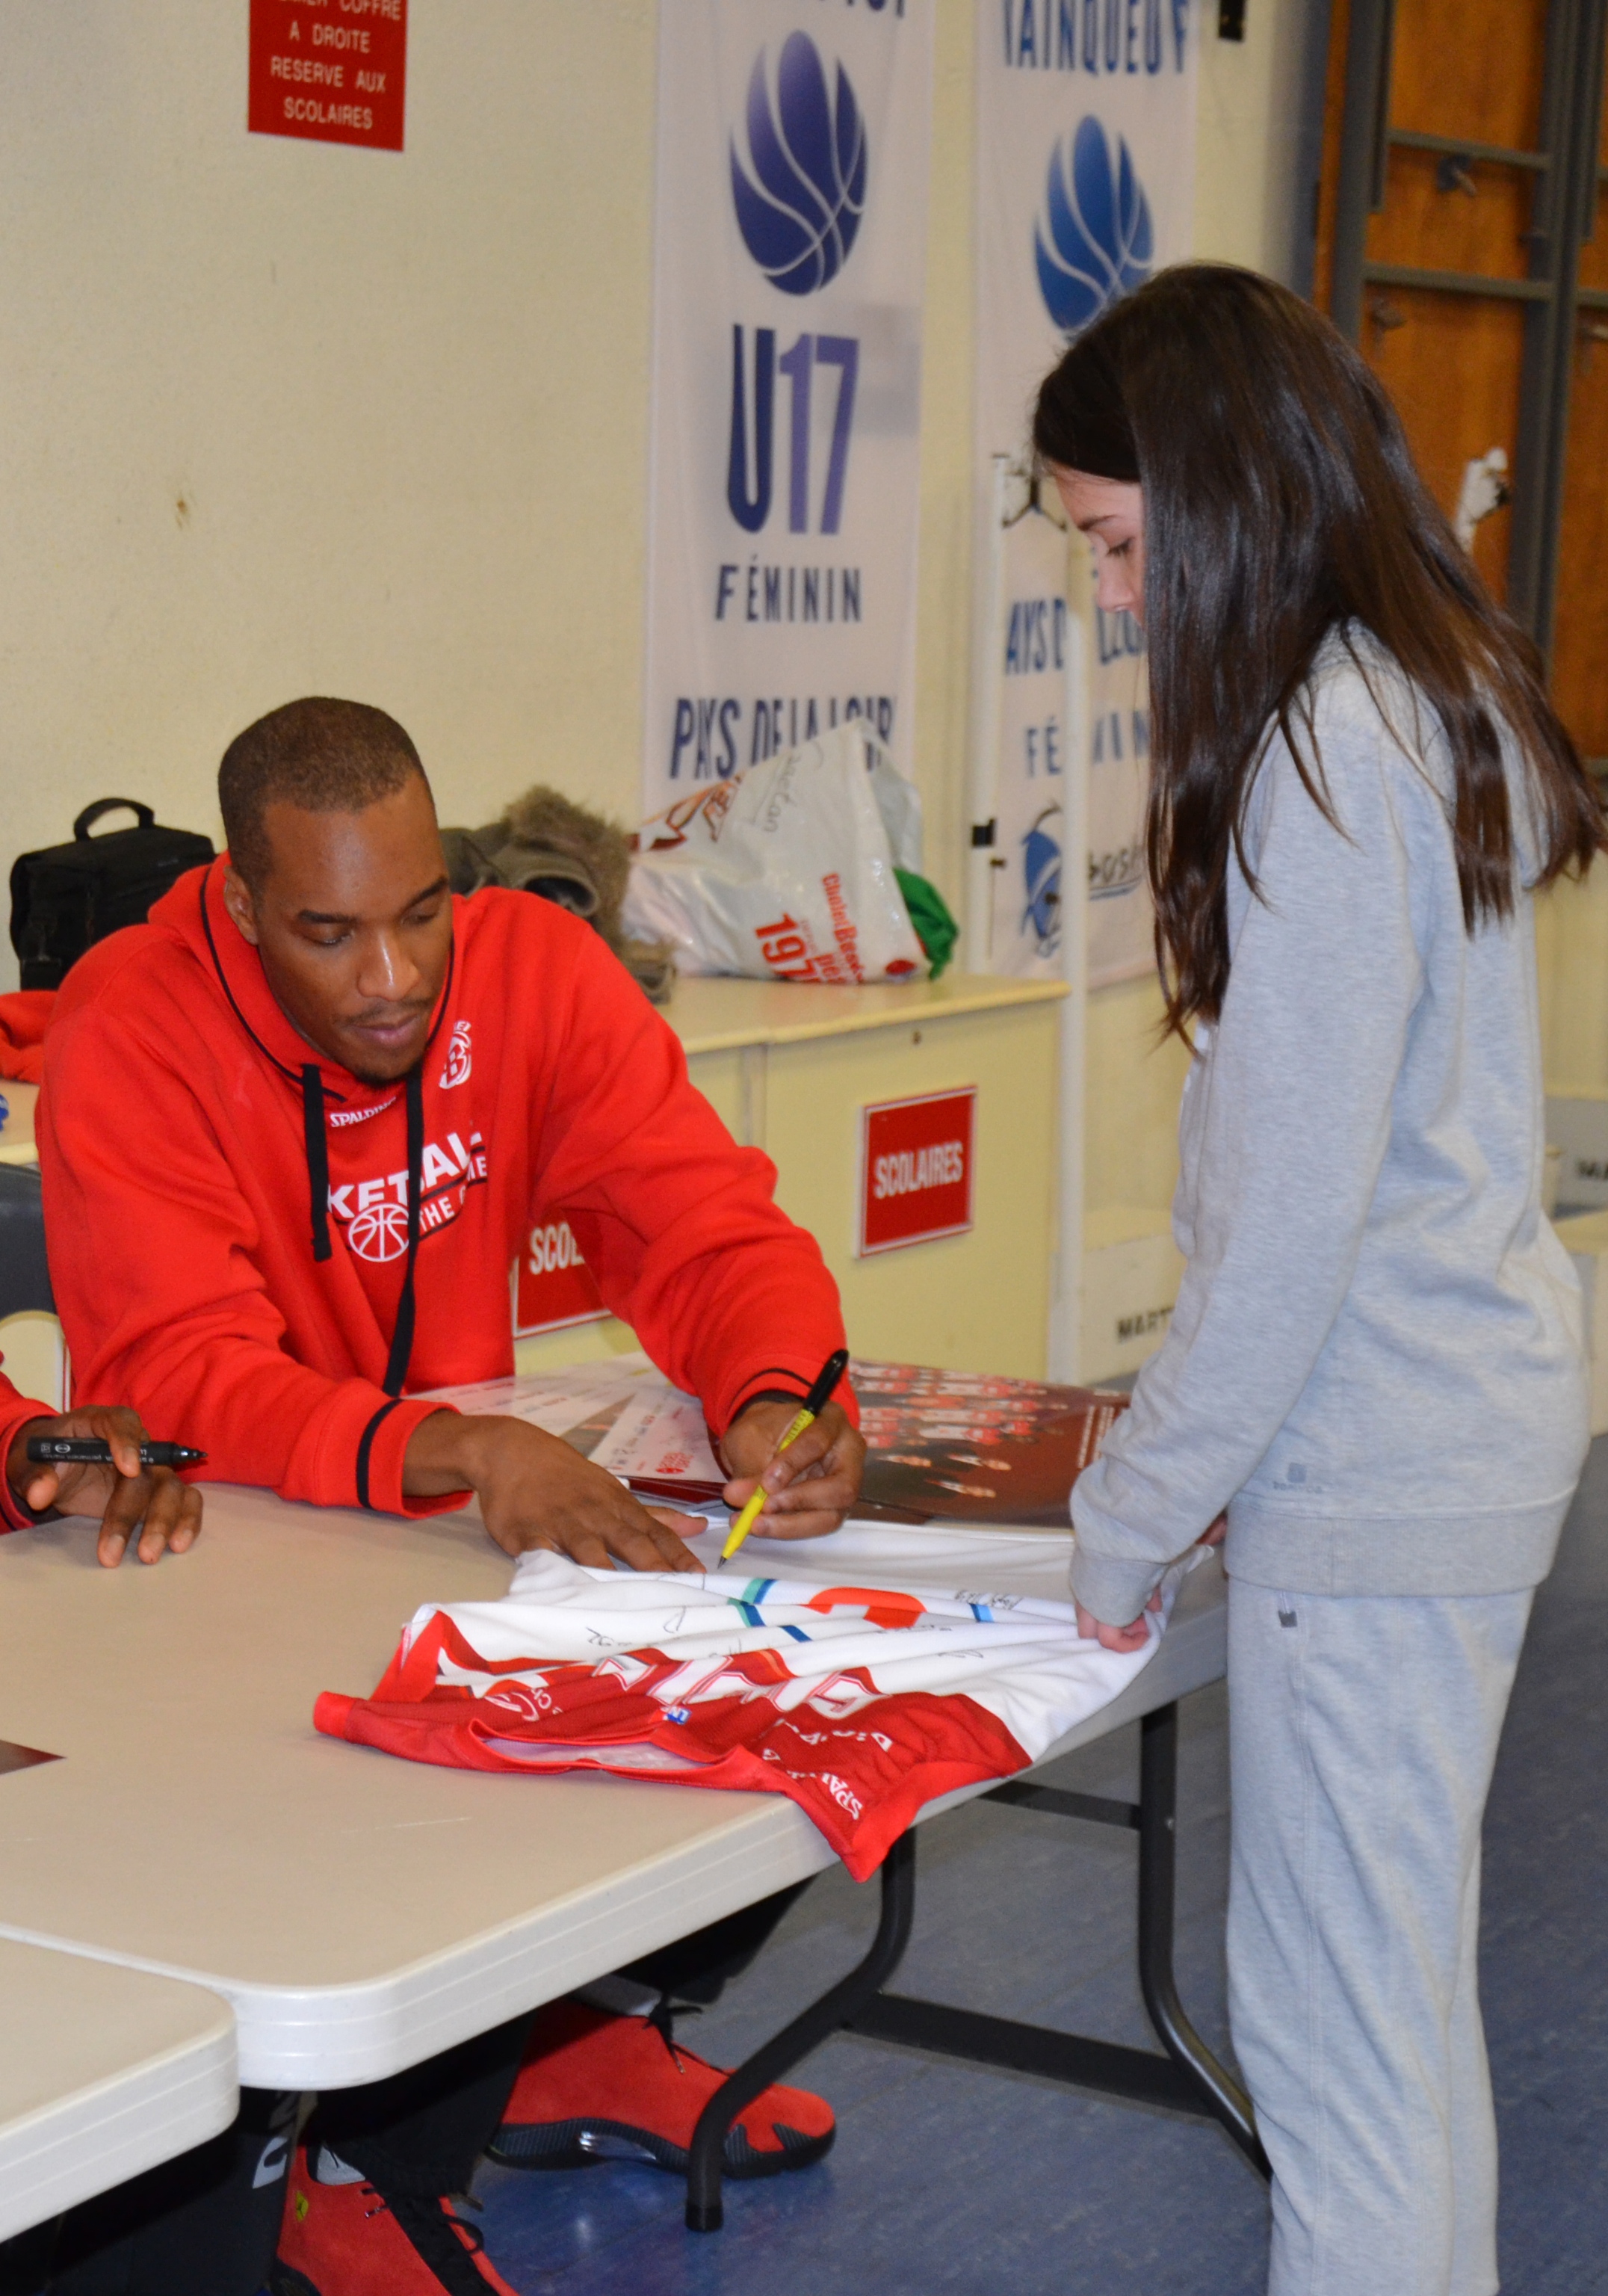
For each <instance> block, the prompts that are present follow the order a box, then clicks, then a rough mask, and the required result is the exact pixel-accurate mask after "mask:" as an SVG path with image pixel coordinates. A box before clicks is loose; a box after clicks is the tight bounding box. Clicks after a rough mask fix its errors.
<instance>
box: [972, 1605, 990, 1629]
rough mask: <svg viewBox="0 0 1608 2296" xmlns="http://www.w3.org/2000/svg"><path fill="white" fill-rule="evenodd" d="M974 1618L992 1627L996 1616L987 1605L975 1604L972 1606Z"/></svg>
mask: <svg viewBox="0 0 1608 2296" xmlns="http://www.w3.org/2000/svg"><path fill="white" fill-rule="evenodd" d="M972 1616H973V1618H974V1619H982V1620H984V1621H985V1622H986V1623H987V1624H988V1625H990V1626H992V1624H993V1617H994V1614H993V1612H992V1611H991V1610H990V1609H989V1607H988V1604H987V1603H973V1604H972Z"/></svg>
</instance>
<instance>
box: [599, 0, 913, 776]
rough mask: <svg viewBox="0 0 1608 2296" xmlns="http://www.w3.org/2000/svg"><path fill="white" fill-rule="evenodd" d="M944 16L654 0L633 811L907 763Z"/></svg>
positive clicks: (901, 2)
mask: <svg viewBox="0 0 1608 2296" xmlns="http://www.w3.org/2000/svg"><path fill="white" fill-rule="evenodd" d="M933 6H934V0H824V4H823V0H661V5H660V13H659V68H658V70H659V77H658V158H657V192H656V212H655V253H654V331H653V389H652V471H651V480H650V486H651V527H650V532H649V575H648V666H647V678H646V696H645V711H646V722H645V742H644V753H643V770H642V791H643V812H644V814H647V815H652V814H656V813H659V812H661V811H663V810H664V808H665V807H666V806H667V805H669V804H670V803H672V802H673V799H675V798H677V797H678V796H681V795H684V794H686V793H688V792H689V791H695V790H696V789H697V788H698V786H700V785H705V786H706V785H707V784H708V783H712V782H714V781H720V780H724V779H727V778H729V777H730V776H731V775H732V774H734V773H738V772H740V771H741V770H742V769H743V768H745V767H748V766H750V765H755V764H757V763H758V762H759V761H760V760H761V759H763V758H769V757H771V756H773V755H774V754H775V753H776V752H777V751H778V750H786V749H791V748H793V747H794V746H795V745H796V743H798V742H804V741H808V740H810V739H812V737H813V736H814V735H816V734H824V733H826V732H827V731H828V730H829V728H830V727H832V726H836V725H838V724H840V723H842V722H843V721H844V720H845V718H848V717H863V718H865V719H866V720H867V722H868V723H869V726H870V728H871V730H872V731H873V732H874V733H875V734H877V737H878V738H879V739H880V740H881V741H882V742H885V743H886V746H887V747H888V749H889V750H891V751H892V753H893V755H894V758H895V759H896V760H897V762H898V763H899V764H901V765H902V767H904V768H905V769H906V770H907V771H908V770H909V768H910V762H911V757H910V740H911V731H912V728H911V724H910V718H911V694H912V691H913V685H914V672H915V643H916V537H917V512H918V426H919V419H920V381H921V292H922V280H923V276H924V272H925V265H926V183H927V157H928V144H929V136H930V122H931V111H932V53H933Z"/></svg>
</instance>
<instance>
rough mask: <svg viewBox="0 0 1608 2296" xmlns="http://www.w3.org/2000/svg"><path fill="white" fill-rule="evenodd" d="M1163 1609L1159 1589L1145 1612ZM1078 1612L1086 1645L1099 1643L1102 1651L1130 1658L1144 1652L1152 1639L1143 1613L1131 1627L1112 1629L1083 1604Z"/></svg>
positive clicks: (1080, 1631) (1079, 1628)
mask: <svg viewBox="0 0 1608 2296" xmlns="http://www.w3.org/2000/svg"><path fill="white" fill-rule="evenodd" d="M1161 1607H1162V1590H1161V1588H1160V1587H1157V1588H1156V1590H1155V1594H1154V1595H1152V1596H1151V1597H1150V1600H1149V1601H1148V1602H1147V1603H1146V1605H1145V1610H1146V1611H1159V1610H1160V1609H1161ZM1077 1610H1078V1632H1079V1634H1080V1635H1082V1637H1083V1640H1084V1641H1085V1642H1086V1643H1098V1644H1099V1646H1100V1648H1101V1649H1102V1650H1108V1651H1120V1652H1122V1655H1123V1657H1125V1658H1128V1657H1131V1656H1132V1654H1133V1652H1135V1651H1141V1650H1143V1649H1144V1647H1145V1644H1147V1642H1148V1641H1149V1639H1150V1629H1149V1628H1148V1627H1147V1625H1146V1624H1145V1619H1144V1613H1143V1612H1141V1613H1140V1615H1139V1617H1138V1618H1137V1619H1135V1620H1133V1622H1132V1624H1131V1625H1130V1626H1126V1627H1112V1626H1107V1624H1106V1621H1105V1620H1104V1619H1097V1618H1096V1617H1095V1615H1094V1612H1093V1611H1086V1610H1085V1609H1084V1608H1083V1605H1082V1603H1079V1604H1078V1606H1077Z"/></svg>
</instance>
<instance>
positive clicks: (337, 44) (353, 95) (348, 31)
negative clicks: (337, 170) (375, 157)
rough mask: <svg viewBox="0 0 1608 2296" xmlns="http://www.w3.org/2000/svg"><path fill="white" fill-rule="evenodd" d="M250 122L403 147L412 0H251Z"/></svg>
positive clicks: (253, 127) (265, 129) (262, 128)
mask: <svg viewBox="0 0 1608 2296" xmlns="http://www.w3.org/2000/svg"><path fill="white" fill-rule="evenodd" d="M250 45H251V66H250V74H249V90H250V93H249V103H248V108H247V115H246V124H247V127H249V129H250V131H251V133H252V134H253V135H299V136H304V137H310V138H311V139H312V140H313V141H314V142H315V143H362V144H366V145H367V146H368V147H369V149H370V150H371V151H375V152H400V151H401V149H402V130H403V113H404V99H405V96H406V93H407V61H408V0H251V36H250Z"/></svg>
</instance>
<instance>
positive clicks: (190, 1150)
mask: <svg viewBox="0 0 1608 2296" xmlns="http://www.w3.org/2000/svg"><path fill="white" fill-rule="evenodd" d="M223 872H224V863H223V862H222V861H216V862H214V863H213V864H212V865H211V866H210V867H209V868H207V869H197V870H192V872H191V873H189V874H188V875H187V876H184V877H181V878H180V879H179V881H178V882H177V883H176V884H175V886H174V888H173V890H171V892H169V893H167V895H165V896H164V898H162V899H161V900H160V901H159V902H158V904H157V906H156V907H155V908H154V909H153V910H152V911H151V917H150V921H149V922H147V923H145V924H143V925H135V926H131V927H130V928H129V929H128V930H127V931H123V932H119V933H114V934H113V935H112V936H111V937H110V939H108V940H104V941H102V942H101V943H99V945H98V946H97V947H94V948H92V949H90V950H89V951H88V952H87V954H86V955H84V956H82V957H80V958H79V960H78V964H75V965H74V967H73V968H72V971H71V972H70V973H69V975H68V978H67V980H66V982H65V984H64V985H63V988H62V990H61V996H60V998H59V1000H58V1004H57V1007H56V1012H55V1014H54V1017H53V1022H52V1026H51V1029H50V1033H49V1036H48V1037H47V1038H46V1043H45V1090H44V1093H43V1094H42V1095H41V1100H40V1109H39V1116H38V1119H37V1134H38V1142H39V1161H40V1166H41V1169H42V1171H43V1175H44V1193H45V1227H46V1232H47V1235H48V1240H49V1247H50V1262H51V1282H52V1284H53V1289H54V1292H55V1295H56V1301H57V1306H58V1308H59V1310H60V1313H61V1322H62V1324H63V1326H64V1329H65V1333H66V1337H67V1343H68V1346H69V1349H70V1350H71V1354H72V1362H73V1371H74V1379H75V1388H76V1396H77V1399H78V1401H80V1402H91V1403H93V1402H107V1403H112V1402H117V1403H129V1404H132V1405H133V1406H134V1407H135V1410H137V1411H138V1412H139V1413H140V1414H141V1415H142V1417H143V1419H144V1422H145V1424H146V1425H147V1427H149V1428H151V1430H152V1431H153V1432H154V1433H157V1434H159V1435H162V1436H166V1437H167V1438H169V1439H174V1440H178V1441H183V1442H186V1443H193V1444H197V1445H199V1446H200V1448H202V1449H203V1450H205V1451H206V1452H207V1453H208V1455H209V1458H208V1468H207V1471H206V1472H207V1473H208V1476H209V1477H210V1478H213V1479H216V1480H219V1481H224V1482H233V1483H263V1484H268V1485H271V1486H272V1487H273V1488H274V1489H275V1490H277V1491H280V1492H282V1494H283V1495H284V1497H287V1498H293V1499H310V1500H314V1501H316V1502H318V1503H320V1504H322V1505H338V1506H351V1505H362V1506H369V1507H374V1508H380V1509H386V1510H388V1511H390V1512H391V1513H406V1514H428V1513H434V1512H435V1511H436V1510H437V1508H438V1507H440V1506H443V1505H460V1504H461V1501H460V1500H457V1499H447V1500H434V1499H417V1500H410V1499H404V1497H403V1491H402V1470H403V1454H404V1451H405V1450H406V1448H407V1444H408V1439H409V1437H410V1436H411V1435H412V1431H413V1429H414V1428H415V1427H416V1426H417V1425H418V1424H419V1422H420V1420H421V1419H423V1418H425V1417H427V1416H428V1415H429V1413H430V1412H431V1411H432V1410H434V1409H436V1408H437V1407H438V1406H436V1405H433V1404H430V1403H427V1402H416V1401H412V1400H411V1399H408V1398H411V1397H412V1396H415V1395H417V1393H418V1392H419V1390H420V1389H425V1388H435V1387H445V1386H451V1385H456V1384H458V1383H459V1382H467V1381H471V1380H487V1379H498V1378H504V1377H506V1376H508V1375H509V1374H510V1373H511V1371H512V1369H513V1340H512V1333H511V1314H510V1295H509V1272H510V1267H512V1265H513V1262H514V1259H515V1258H516V1257H517V1255H518V1251H519V1250H520V1248H521V1245H522V1243H523V1242H524V1239H525V1237H526V1234H527V1233H528V1231H529V1229H530V1228H531V1227H532V1226H535V1224H536V1223H537V1222H539V1221H545V1220H551V1219H555V1218H565V1219H567V1221H568V1222H569V1225H570V1226H571V1228H572V1229H573V1230H574V1232H575V1238H576V1241H577V1242H579V1244H580V1246H581V1249H582V1251H583V1252H584V1255H585V1257H586V1259H587V1261H588V1263H589V1265H590V1267H591V1268H592V1273H593V1275H595V1276H596V1278H597V1281H598V1286H599V1289H600V1291H601V1292H602V1295H603V1298H604V1299H605V1300H606V1301H607V1302H608V1306H609V1307H610V1308H613V1309H614V1311H615V1312H616V1315H619V1316H622V1317H624V1319H625V1321H626V1322H628V1323H629V1324H632V1325H633V1327H634V1329H635V1331H636V1333H637V1335H638V1337H639V1338H640V1339H641V1342H642V1344H643V1346H644V1347H645V1348H646V1349H648V1352H649V1355H650V1356H651V1357H653V1359H654V1361H655V1362H656V1363H657V1364H658V1365H660V1366H661V1368H662V1369H663V1370H664V1371H665V1373H666V1374H668V1375H669V1377H670V1378H671V1379H673V1381H674V1382H675V1383H676V1384H677V1386H679V1387H682V1388H684V1389H686V1390H689V1391H690V1392H691V1393H693V1394H696V1395H697V1396H698V1397H699V1398H701V1399H702V1402H703V1404H704V1407H705V1410H706V1414H707V1415H708V1418H709V1422H710V1424H711V1425H712V1426H713V1427H714V1428H715V1429H716V1430H717V1431H723V1430H724V1429H725V1428H726V1427H727V1426H729V1425H730V1424H731V1420H732V1419H733V1418H734V1417H735V1416H736V1415H737V1412H738V1410H739V1408H740V1406H742V1404H743V1403H744V1402H745V1401H747V1400H750V1399H751V1398H753V1397H754V1396H755V1394H756V1393H758V1392H761V1391H763V1390H772V1389H773V1390H778V1391H781V1390H786V1391H788V1393H795V1392H796V1393H799V1394H802V1393H803V1392H804V1390H807V1388H808V1387H809V1385H810V1382H812V1379H813V1378H814V1377H815V1375H816V1374H817V1373H818V1372H819V1370H820V1365H821V1364H822V1363H823V1362H824V1360H825V1359H826V1357H828V1355H830V1354H831V1353H832V1351H833V1349H836V1348H839V1347H841V1346H842V1345H843V1319H842V1314H841V1311H840V1308H839V1306H838V1301H837V1287H836V1285H835V1284H834V1283H833V1281H832V1279H831V1277H830V1275H828V1273H827V1270H826V1267H825V1266H824V1265H823V1263H822V1261H821V1257H820V1251H819V1250H818V1249H817V1247H816V1244H815V1242H814V1241H813V1239H812V1237H810V1236H808V1235H806V1234H804V1231H803V1230H802V1229H801V1228H797V1227H795V1226H794V1225H793V1223H792V1222H791V1221H790V1220H789V1219H788V1218H787V1217H786V1216H785V1215H784V1214H783V1213H782V1212H780V1211H779V1210H778V1209H777V1207H776V1204H775V1202H774V1201H773V1200H772V1196H771V1189H772V1186H773V1185H774V1181H775V1177H776V1175H775V1168H774V1167H773V1166H772V1165H771V1163H770V1161H769V1160H767V1159H766V1158H765V1157H764V1156H763V1155H761V1154H760V1153H759V1152H758V1151H757V1150H756V1149H752V1148H739V1146H738V1145H737V1144H736V1143H735V1142H734V1141H733V1140H732V1138H731V1135H730V1133H728V1132H727V1130H726V1129H725V1128H724V1126H723V1125H722V1123H721V1121H720V1119H719V1118H718V1117H717V1116H716V1115H715V1113H714V1110H713V1109H712V1108H711V1107H710V1106H709V1104H708V1103H707V1102H706V1100H705V1099H704V1097H703V1095H702V1094H701V1093H699V1092H698V1091H697V1090H695V1089H694V1087H693V1086H692V1085H691V1083H690V1081H689V1079H688V1076H687V1063H686V1061H685V1058H684V1057H683V1054H682V1048H681V1046H680V1044H679V1042H678V1041H677V1039H676V1037H675V1036H674V1034H673V1031H672V1030H671V1029H669V1028H668V1027H667V1025H666V1024H665V1021H663V1020H662V1019H661V1018H660V1017H659V1015H658V1014H657V1013H656V1012H655V1011H654V1010H653V1008H652V1006H651V1005H649V1003H648V1000H647V999H646V997H645V996H643V995H642V992H641V989H640V988H638V987H637V985H636V983H635V982H634V981H633V980H632V979H631V977H630V976H629V974H628V973H627V972H625V970H624V967H623V966H622V965H621V964H618V963H617V962H616V959H615V958H614V956H612V955H610V953H609V951H608V949H607V948H606V947H605V946H604V944H603V943H602V941H601V940H600V939H599V938H598V936H597V934H596V933H595V932H594V931H592V927H591V926H590V925H587V924H585V923H583V922H581V921H580V920H579V919H577V918H575V917H574V916H572V915H570V914H568V913H567V911H566V910H564V909H561V908H559V907H557V906H554V905H553V904H551V903H550V902H547V901H543V900H539V899H537V898H535V897H533V896H532V895H530V894H527V893H522V892H507V891H502V890H499V889H496V888H491V889H488V890H486V891H484V892H480V893H477V894H476V895H475V896H474V897H473V898H471V899H469V900H461V899H459V900H455V901H454V903H453V958H452V965H451V969H450V971H449V972H448V975H447V980H446V983H445V988H444V989H443V991H442V996H441V1001H440V1004H439V1005H438V1006H437V1012H436V1016H435V1020H434V1022H433V1024H432V1028H431V1032H430V1037H429V1044H428V1046H427V1048H426V1051H425V1054H424V1058H423V1060H422V1062H420V1067H419V1069H418V1070H416V1071H415V1078H416V1079H417V1081H416V1083H415V1084H414V1085H413V1086H412V1089H411V1090H410V1089H409V1088H408V1087H404V1085H403V1084H400V1083H398V1084H392V1085H385V1086H380V1087H371V1086H369V1085H365V1084H363V1083H361V1082H359V1080H358V1079H357V1078H355V1076H353V1075H352V1074H351V1072H350V1071H349V1070H347V1069H344V1068H341V1067H339V1066H338V1065H337V1064H336V1063H335V1062H332V1061H330V1060H327V1059H322V1058H319V1057H316V1056H315V1055H314V1051H313V1048H312V1047H311V1046H309V1045H307V1044H306V1042H305V1041H304V1039H303V1038H302V1037H300V1036H298V1033H297V1032H296V1030H295V1029H293V1028H292V1026H291V1024H290V1021H287V1020H286V1018H285V1016H284V1014H283V1013H282V1012H281V1010H280V1008H279V1006H278V1005H277V1004H276V1002H275V1001H274V998H273V993H272V991H271V990H270V989H269V987H268V984H267V981H266V979H265V976H264V972H263V969H262V964H261V961H260V959H259V958H258V956H257V952H256V950H255V949H254V948H252V947H250V946H249V944H248V943H247V942H246V941H245V940H243V939H241V935H240V933H239V932H238V931H236V929H235V927H234V926H233V923H232V922H230V920H229V917H228V914H227V913H226V911H225V910H224V904H223V898H222V880H223ZM410 1100H412V1101H413V1102H414V1103H416V1115H415V1119H414V1136H413V1138H412V1141H410V1106H409V1103H410ZM420 1119H421V1120H420ZM410 1160H412V1165H413V1166H414V1168H415V1169H417V1170H418V1172H419V1175H420V1187H419V1190H418V1192H417V1201H418V1218H417V1229H418V1233H417V1236H416V1240H415V1242H414V1245H413V1248H412V1251H410V1241H409V1239H410V1217H409V1199H410V1194H411V1193H412V1191H411V1190H410V1185H409V1166H410ZM410 1262H411V1263H412V1270H413V1280H412V1301H413V1315H412V1338H411V1345H409V1343H408V1340H409V1335H408V1333H407V1331H406V1329H405V1325H406V1323H407V1286H406V1282H405V1279H406V1275H407V1270H408V1267H409V1266H410ZM399 1317H400V1319H401V1322H402V1324H403V1325H404V1328H403V1329H402V1330H400V1331H399V1329H398V1323H399ZM404 1365H405V1368H404ZM388 1374H389V1378H388ZM399 1390H400V1393H399ZM840 1400H844V1401H845V1402H847V1401H848V1391H847V1390H846V1388H845V1389H842V1390H840ZM849 1407H851V1408H852V1407H853V1406H852V1404H850V1406H849Z"/></svg>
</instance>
